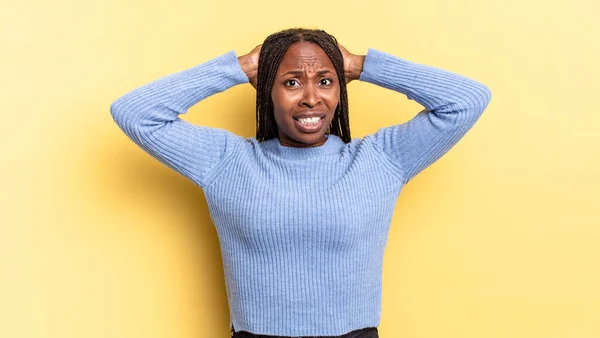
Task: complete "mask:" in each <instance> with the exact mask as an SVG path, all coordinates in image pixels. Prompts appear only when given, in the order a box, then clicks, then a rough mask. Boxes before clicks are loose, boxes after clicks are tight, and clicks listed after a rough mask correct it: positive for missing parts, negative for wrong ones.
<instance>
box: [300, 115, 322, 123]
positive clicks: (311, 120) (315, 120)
mask: <svg viewBox="0 0 600 338" xmlns="http://www.w3.org/2000/svg"><path fill="white" fill-rule="evenodd" d="M320 120H321V118H320V117H318V116H317V117H309V118H302V119H298V121H299V122H300V123H302V124H315V123H318V122H319V121H320Z"/></svg>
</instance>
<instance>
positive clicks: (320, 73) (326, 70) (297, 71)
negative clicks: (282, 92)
mask: <svg viewBox="0 0 600 338" xmlns="http://www.w3.org/2000/svg"><path fill="white" fill-rule="evenodd" d="M327 73H332V72H331V71H330V70H328V69H324V70H320V71H318V72H317V75H319V76H321V75H325V74H327ZM302 74H304V71H303V70H290V71H289V72H287V73H285V74H283V75H281V77H284V76H286V75H302ZM332 74H333V73H332Z"/></svg>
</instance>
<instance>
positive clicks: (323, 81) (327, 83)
mask: <svg viewBox="0 0 600 338" xmlns="http://www.w3.org/2000/svg"><path fill="white" fill-rule="evenodd" d="M332 83H333V80H332V79H329V78H327V79H321V81H319V84H320V85H321V86H331V84H332Z"/></svg>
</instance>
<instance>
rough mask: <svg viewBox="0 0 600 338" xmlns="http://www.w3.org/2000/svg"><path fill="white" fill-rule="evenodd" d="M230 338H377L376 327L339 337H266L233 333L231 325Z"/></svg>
mask: <svg viewBox="0 0 600 338" xmlns="http://www.w3.org/2000/svg"><path fill="white" fill-rule="evenodd" d="M231 337H232V338H379V335H378V331H377V328H376V327H367V328H364V329H359V330H354V331H352V332H348V333H346V334H344V335H341V336H297V337H288V336H268V335H262V334H255V333H252V332H248V331H238V332H235V329H234V328H233V325H232V326H231Z"/></svg>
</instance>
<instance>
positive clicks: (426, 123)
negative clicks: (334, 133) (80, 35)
mask: <svg viewBox="0 0 600 338" xmlns="http://www.w3.org/2000/svg"><path fill="white" fill-rule="evenodd" d="M360 80H361V81H366V82H370V83H373V84H376V85H379V86H382V87H384V88H388V89H391V90H394V91H397V92H400V93H403V94H405V95H406V96H407V97H408V98H409V99H411V100H415V101H417V102H418V103H420V104H421V105H422V106H424V107H425V109H424V110H423V111H421V112H419V113H418V114H417V115H416V116H415V117H413V118H412V119H411V120H409V121H407V122H406V123H402V124H398V125H394V126H390V127H385V128H381V129H379V130H378V131H377V132H376V133H375V134H372V135H368V136H366V137H365V139H366V138H370V139H371V140H372V141H373V143H374V144H375V147H376V148H378V150H380V151H381V153H382V154H383V157H384V158H385V159H386V162H388V163H391V167H392V169H393V170H394V172H396V173H397V174H398V176H399V177H400V179H401V180H402V181H403V182H404V183H407V182H408V181H409V180H411V179H412V178H413V177H415V176H416V175H417V174H418V173H419V172H421V171H422V170H424V169H425V168H427V167H428V166H429V165H431V164H432V163H433V162H435V161H436V160H437V159H439V158H440V157H442V156H443V155H444V154H445V153H447V152H448V151H449V150H450V148H452V147H453V146H454V145H455V144H456V143H457V142H458V141H459V140H460V139H461V138H462V137H463V136H464V135H465V134H466V133H467V131H469V129H470V128H471V127H472V126H473V125H474V124H475V122H476V121H477V120H478V119H479V117H480V116H481V114H482V113H483V111H484V110H485V108H486V107H487V105H488V103H489V101H490V99H491V92H490V90H489V89H488V87H486V86H485V85H483V84H481V83H479V82H476V81H474V80H471V79H468V78H466V77H464V76H461V75H458V74H454V73H451V72H448V71H445V70H442V69H438V68H434V67H430V66H426V65H421V64H417V63H413V62H410V61H407V60H404V59H401V58H399V57H396V56H393V55H390V54H387V53H384V52H381V51H378V50H374V49H369V51H368V53H367V56H366V58H365V63H364V66H363V71H362V73H361V75H360Z"/></svg>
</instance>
